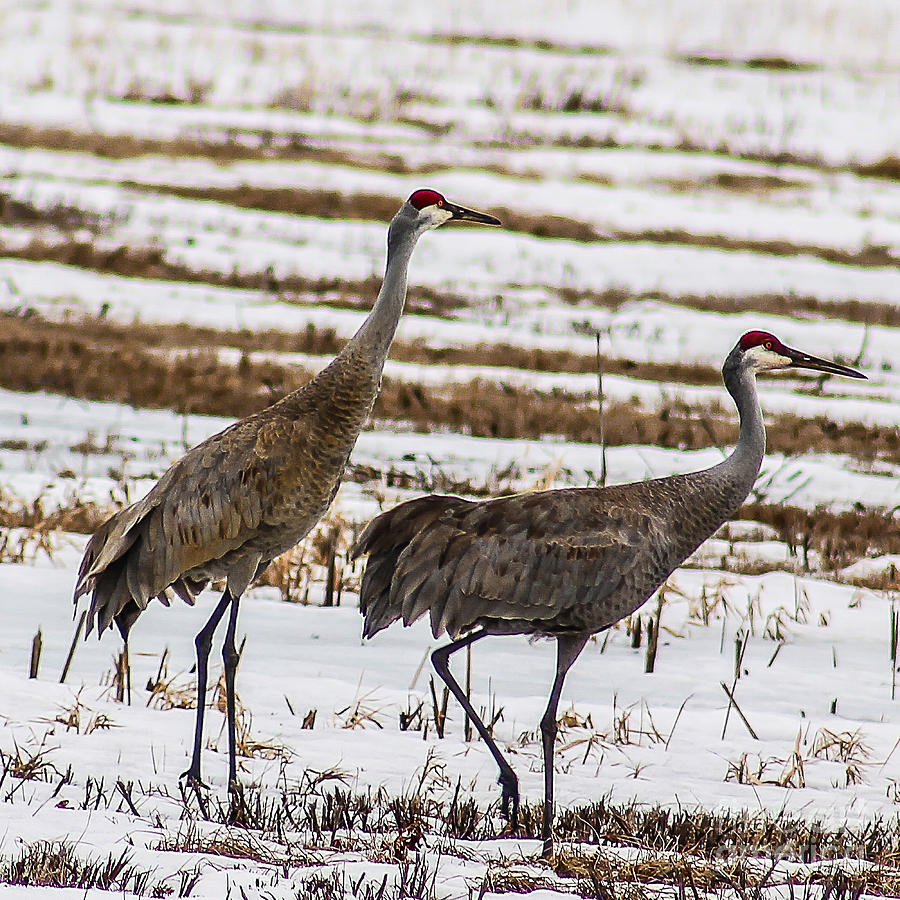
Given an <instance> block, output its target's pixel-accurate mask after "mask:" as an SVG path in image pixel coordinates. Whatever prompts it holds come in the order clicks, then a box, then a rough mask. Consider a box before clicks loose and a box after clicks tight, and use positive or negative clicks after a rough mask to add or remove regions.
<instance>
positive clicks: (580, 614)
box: [353, 331, 865, 856]
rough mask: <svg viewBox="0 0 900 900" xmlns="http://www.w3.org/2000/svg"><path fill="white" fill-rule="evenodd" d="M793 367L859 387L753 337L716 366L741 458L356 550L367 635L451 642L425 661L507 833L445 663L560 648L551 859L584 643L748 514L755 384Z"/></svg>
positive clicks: (534, 499) (433, 513) (519, 500)
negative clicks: (559, 750)
mask: <svg viewBox="0 0 900 900" xmlns="http://www.w3.org/2000/svg"><path fill="white" fill-rule="evenodd" d="M789 368H798V369H814V370H816V371H819V372H827V373H830V374H836V375H847V376H849V377H851V378H865V376H864V375H862V374H860V373H859V372H856V371H854V370H853V369H849V368H847V367H846V366H841V365H838V364H836V363H833V362H828V361H827V360H823V359H819V358H817V357H815V356H809V355H808V354H806V353H801V352H800V351H798V350H793V349H791V348H790V347H786V346H785V345H784V344H782V343H781V341H779V340H778V338H776V337H775V336H774V335H771V334H768V333H767V332H764V331H750V332H748V333H747V334H745V335H744V336H743V337H742V338H741V339H740V340H739V341H738V343H737V345H736V346H735V347H734V349H733V350H732V351H731V352H730V353H729V354H728V357H727V359H726V360H725V364H724V366H723V367H722V377H723V378H724V381H725V386H726V388H727V389H728V392H729V393H730V394H731V396H732V398H733V399H734V402H735V404H736V406H737V409H738V413H739V415H740V423H741V424H740V438H739V440H738V442H737V446H736V447H735V448H734V451H733V452H732V454H731V455H730V456H729V457H728V458H727V459H726V460H725V461H723V462H721V463H719V464H718V465H717V466H713V467H712V468H711V469H705V470H703V471H701V472H692V473H690V474H686V475H673V476H670V477H668V478H657V479H654V480H652V481H643V482H636V483H634V484H624V485H617V486H613V487H604V488H572V489H565V490H553V491H542V492H535V493H529V494H518V495H515V496H511V497H503V498H500V499H495V500H486V501H481V502H473V501H470V500H464V499H461V498H459V497H444V496H436V495H432V496H427V497H421V498H419V499H417V500H412V501H409V502H407V503H403V504H400V505H399V506H396V507H394V508H393V509H391V510H389V511H388V512H386V513H383V514H382V515H380V516H378V517H377V518H376V519H374V520H373V521H372V522H371V523H370V524H369V525H368V527H367V528H366V529H365V530H364V531H363V533H362V534H361V535H360V537H359V539H358V541H357V542H356V545H355V547H354V549H353V553H354V555H355V556H360V555H364V554H367V555H368V560H367V563H366V568H365V571H364V573H363V580H362V587H361V591H360V611H361V612H362V614H363V616H364V617H365V623H364V626H363V636H364V637H367V638H369V637H372V636H373V635H375V634H377V633H378V632H379V631H381V630H382V629H383V628H386V627H387V626H388V625H390V624H391V623H393V622H395V621H397V620H398V619H402V620H403V624H404V625H411V624H412V623H413V622H415V621H416V620H418V619H420V618H421V617H422V616H424V615H425V613H429V614H430V617H431V629H432V632H433V634H434V636H435V637H440V635H441V634H442V633H444V632H446V633H447V634H448V636H449V637H450V639H451V643H449V644H447V645H445V646H443V647H439V648H438V649H437V650H435V651H434V653H432V656H431V659H432V662H433V664H434V668H435V670H436V671H437V673H438V675H440V677H441V678H442V679H443V680H444V682H445V683H446V684H447V686H448V687H449V689H450V690H451V691H452V692H453V695H454V696H455V697H456V699H457V700H458V701H459V702H460V704H461V705H462V707H463V708H464V709H465V711H466V713H467V715H468V716H469V718H470V720H471V721H472V722H473V723H474V725H475V727H476V729H477V730H478V733H479V734H480V735H481V738H482V739H483V740H484V741H485V743H486V744H487V747H488V749H489V750H490V752H491V755H492V756H493V757H494V760H495V761H496V763H497V765H498V766H499V768H500V778H499V781H500V784H501V786H502V789H503V798H502V807H501V810H502V812H503V814H504V816H506V818H507V819H508V820H509V822H510V825H511V826H512V827H513V828H515V826H516V821H517V814H518V805H519V787H518V780H517V778H516V775H515V772H514V771H513V769H512V767H511V766H510V765H509V763H508V762H507V761H506V760H505V759H504V758H503V755H502V754H501V753H500V750H499V749H498V747H497V745H496V743H495V742H494V740H493V738H492V737H491V735H490V734H489V732H488V730H487V729H486V728H485V726H484V723H483V722H482V721H481V719H480V718H479V716H478V714H477V713H476V712H475V710H474V709H473V708H472V705H471V704H470V703H469V701H468V699H467V697H466V695H465V693H464V692H463V691H462V689H461V688H460V686H459V684H458V683H457V681H456V680H455V679H454V678H453V676H452V674H451V673H450V669H449V658H450V656H451V654H453V653H455V652H456V651H457V650H459V649H460V648H462V647H466V646H469V645H471V644H473V643H475V641H478V640H480V639H481V638H483V637H485V636H487V635H503V634H527V635H535V636H546V637H553V638H556V646H557V657H556V677H555V678H554V681H553V687H552V689H551V691H550V699H549V702H548V704H547V708H546V711H545V712H544V715H543V718H542V719H541V737H542V745H543V761H544V812H543V820H542V830H541V837H542V839H543V855H544V856H550V855H552V852H553V843H552V831H551V829H552V822H553V747H554V742H555V739H556V729H557V725H556V709H557V704H558V703H559V697H560V693H561V691H562V686H563V680H564V679H565V676H566V673H567V672H568V670H569V668H570V667H571V665H572V664H573V663H574V662H575V659H576V658H577V657H578V655H579V653H580V652H581V650H582V649H583V647H584V645H585V643H586V642H587V640H588V638H589V637H590V636H591V635H592V634H595V633H597V632H599V631H603V630H604V629H606V628H609V627H610V626H612V625H613V624H615V623H616V622H618V621H619V620H620V619H622V618H623V617H625V616H627V615H628V614H629V613H631V612H633V611H634V610H636V609H637V608H638V607H639V606H641V604H642V603H644V602H645V601H646V600H647V598H648V597H650V595H651V594H652V593H653V592H654V591H655V590H656V588H657V587H659V585H660V584H662V583H663V581H665V579H666V578H667V577H668V576H669V575H670V574H671V573H672V572H673V571H674V570H675V569H676V568H677V567H678V566H679V565H680V564H681V563H682V562H683V561H684V560H685V559H686V558H687V557H688V556H689V555H690V554H691V553H693V551H694V550H696V549H697V547H699V546H700V544H701V543H702V542H703V541H704V540H706V538H708V537H709V536H710V535H711V534H713V532H715V531H716V529H718V527H719V526H720V525H721V524H722V523H723V522H725V520H726V519H728V518H729V517H730V516H732V515H733V514H734V513H735V512H736V511H737V509H738V508H739V507H740V505H741V504H742V503H743V502H744V499H745V498H746V497H747V494H748V493H749V491H750V489H751V488H752V487H753V483H754V481H755V479H756V476H757V474H758V473H759V468H760V465H761V463H762V458H763V453H764V452H765V446H766V432H765V426H764V424H763V418H762V412H761V410H760V406H759V400H758V398H757V394H756V374H757V373H758V372H765V371H770V370H775V369H789Z"/></svg>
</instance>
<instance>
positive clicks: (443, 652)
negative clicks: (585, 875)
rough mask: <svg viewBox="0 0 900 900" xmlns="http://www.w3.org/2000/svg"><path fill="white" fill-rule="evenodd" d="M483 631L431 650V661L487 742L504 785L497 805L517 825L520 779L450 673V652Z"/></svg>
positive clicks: (475, 639)
mask: <svg viewBox="0 0 900 900" xmlns="http://www.w3.org/2000/svg"><path fill="white" fill-rule="evenodd" d="M486 634H487V632H486V631H475V632H473V633H472V634H467V635H466V636H465V637H463V638H460V639H459V640H458V641H453V643H452V644H447V645H446V646H445V647H438V649H437V650H435V651H434V653H432V654H431V663H432V665H433V666H434V670H435V671H436V672H437V673H438V675H440V676H441V678H442V679H443V680H444V683H445V684H446V685H447V687H448V688H450V691H451V692H452V694H453V696H454V697H456V699H457V700H458V701H459V704H460V706H462V708H463V709H464V710H465V711H466V714H467V715H468V716H469V718H470V719H471V720H472V724H473V725H474V726H475V729H476V730H477V731H478V733H479V734H480V735H481V739H482V740H483V741H484V742H485V744H487V748H488V750H490V751H491V756H493V757H494V760H495V762H496V763H497V765H498V766H499V768H500V778H499V779H498V781H499V782H500V785H501V787H502V788H503V799H502V801H501V807H500V809H501V812H502V814H503V816H504V818H506V819H507V820H508V821H509V824H510V827H511V828H516V827H518V824H519V779H518V778H517V777H516V773H515V772H514V771H513V769H512V766H511V765H510V764H509V763H508V762H507V761H506V760H505V759H504V758H503V754H502V753H501V752H500V749H499V748H498V747H497V745H496V744H495V743H494V739H493V738H492V737H491V735H490V732H488V730H487V728H486V727H485V724H484V722H482V721H481V717H480V716H479V715H478V713H476V712H475V710H474V709H473V708H472V704H471V703H469V698H468V697H466V694H465V692H464V691H463V689H462V688H461V687H460V686H459V683H458V682H457V681H456V679H455V678H454V677H453V676H452V675H451V674H450V665H449V659H450V654H451V653H456V651H457V650H461V649H462V648H463V647H468V646H469V644H474V643H475V641H477V640H479V639H480V638H483V637H484V636H485V635H486Z"/></svg>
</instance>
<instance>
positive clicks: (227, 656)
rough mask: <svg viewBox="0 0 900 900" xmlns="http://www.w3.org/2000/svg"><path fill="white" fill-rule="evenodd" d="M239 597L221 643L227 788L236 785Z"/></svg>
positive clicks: (233, 606) (232, 788)
mask: <svg viewBox="0 0 900 900" xmlns="http://www.w3.org/2000/svg"><path fill="white" fill-rule="evenodd" d="M240 602H241V598H240V597H235V598H234V599H233V600H232V601H231V614H230V615H229V617H228V630H227V631H226V632H225V643H224V644H222V661H223V662H224V663H225V705H226V707H227V710H228V790H229V791H231V790H234V788H235V787H237V735H236V722H235V719H236V710H235V700H234V676H235V672H236V671H237V664H238V659H239V657H238V652H237V647H235V644H234V633H235V629H236V628H237V617H238V604H239V603H240Z"/></svg>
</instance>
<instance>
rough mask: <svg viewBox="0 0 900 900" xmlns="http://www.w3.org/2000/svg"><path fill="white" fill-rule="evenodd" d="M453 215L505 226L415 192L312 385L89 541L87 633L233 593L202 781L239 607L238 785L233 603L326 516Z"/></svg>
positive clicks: (202, 677)
mask: <svg viewBox="0 0 900 900" xmlns="http://www.w3.org/2000/svg"><path fill="white" fill-rule="evenodd" d="M451 219H457V220H466V221H474V222H481V223H484V224H492V225H499V224H500V223H499V222H498V221H497V219H495V218H493V217H492V216H487V215H485V214H483V213H477V212H474V211H472V210H468V209H465V208H464V207H461V206H456V205H454V204H452V203H449V202H448V201H447V200H446V199H445V198H444V197H443V196H441V195H440V194H438V193H437V192H435V191H431V190H419V191H416V192H414V193H413V194H412V195H411V196H410V198H409V200H408V201H407V202H406V203H404V204H403V206H402V207H401V209H400V211H399V212H398V213H397V215H396V216H395V217H394V219H393V221H392V222H391V225H390V228H389V230H388V252H387V264H386V268H385V275H384V281H383V283H382V286H381V289H380V291H379V293H378V297H377V299H376V301H375V304H374V306H373V308H372V311H371V313H370V315H369V316H368V318H367V319H366V321H365V323H364V324H363V325H362V327H361V328H360V329H359V331H358V332H357V333H356V334H355V335H354V337H353V338H352V339H351V340H350V341H349V342H348V343H347V344H346V346H345V347H344V348H343V350H342V351H341V352H340V354H339V355H338V356H337V357H336V358H335V359H334V360H333V361H332V362H331V364H330V365H328V367H327V368H325V369H324V370H323V371H322V372H320V373H319V374H318V375H317V376H316V377H315V378H313V379H312V381H310V382H309V383H308V384H306V385H304V386H303V387H302V388H300V389H299V390H296V391H294V392H292V393H291V394H288V395H287V396H286V397H284V398H282V399H281V400H279V401H278V402H277V403H274V404H272V405H271V406H269V407H267V408H266V409H263V410H261V411H260V412H257V413H255V414H254V415H251V416H247V417H246V418H244V419H241V420H240V421H239V422H236V423H235V424H233V425H231V426H230V427H228V428H226V429H225V430H224V431H222V432H220V433H219V434H216V435H213V436H212V437H210V438H208V439H207V440H205V441H203V442H202V443H201V444H198V445H197V446H196V447H194V448H193V449H192V450H190V451H188V453H186V454H185V455H184V457H182V459H180V460H179V461H178V462H176V463H175V464H174V465H173V466H172V467H171V468H170V469H169V470H168V471H167V472H166V473H165V474H164V475H163V476H162V478H160V480H159V481H158V482H157V484H156V485H155V486H154V487H153V489H152V490H151V491H150V492H149V493H148V494H147V496H146V497H144V498H143V499H142V500H139V501H138V502H137V503H134V504H132V505H131V506H129V507H127V508H126V509H123V510H121V511H120V512H118V513H116V514H115V515H113V516H112V517H111V518H110V519H108V520H107V521H106V522H105V523H104V524H103V525H102V526H101V527H100V528H99V529H98V530H97V532H96V533H95V534H94V535H93V537H92V538H91V540H90V541H89V542H88V545H87V549H86V550H85V554H84V558H83V560H82V562H81V567H80V569H79V572H78V579H77V582H76V586H75V602H76V603H77V602H78V599H79V597H81V596H82V595H84V594H90V595H91V602H90V608H89V611H88V633H90V631H91V629H92V628H93V626H94V624H96V626H97V630H98V632H99V633H100V634H102V633H103V631H104V630H105V629H106V628H108V627H109V626H110V625H111V623H112V622H115V623H116V624H117V626H118V628H119V630H120V631H121V633H122V636H123V637H124V638H125V639H126V641H127V637H128V633H129V631H130V629H131V627H132V626H133V624H134V622H135V620H136V619H137V618H138V617H139V616H140V614H141V612H143V610H144V609H146V608H147V605H148V603H149V602H150V601H151V600H152V599H153V598H154V597H155V598H157V599H159V600H160V601H162V602H164V603H166V605H168V602H169V600H170V598H171V597H172V595H173V594H174V595H178V596H180V597H181V598H182V599H183V600H185V601H186V602H188V603H193V602H194V598H195V596H196V595H197V593H198V592H199V591H201V590H202V589H203V588H204V587H205V586H206V585H207V584H208V583H209V582H210V581H211V580H214V579H219V578H224V579H226V585H227V589H226V591H225V594H224V595H223V598H222V601H221V602H220V603H219V605H218V606H217V608H216V610H215V611H214V612H213V614H212V616H211V618H210V620H209V622H207V625H206V627H205V628H204V629H203V631H201V632H200V634H199V635H198V636H197V640H196V643H197V665H198V683H199V685H198V690H199V699H198V706H197V709H198V713H197V728H196V732H195V743H194V757H193V761H192V764H191V768H190V769H189V770H188V772H186V773H185V774H186V775H187V776H188V777H189V778H190V779H191V780H192V781H194V782H195V783H199V782H200V740H201V732H202V721H203V707H204V696H205V687H206V659H207V657H208V655H209V645H210V643H211V640H212V634H213V632H214V631H215V628H216V626H217V624H218V622H219V621H220V619H221V618H222V616H223V615H224V612H225V610H226V609H227V608H228V607H229V606H230V607H231V615H230V620H229V627H228V633H227V634H226V642H225V648H224V650H223V652H224V654H225V674H226V687H227V694H228V718H229V779H230V782H231V783H232V784H233V783H234V781H235V761H234V687H233V679H234V667H235V666H236V652H235V650H234V645H233V642H234V629H235V621H236V618H237V607H238V601H239V599H240V597H241V595H242V594H243V593H244V591H245V590H246V588H247V587H248V585H249V584H250V583H251V582H252V581H253V580H254V578H256V577H257V576H258V575H259V574H261V572H262V571H263V570H264V569H265V568H266V566H268V564H269V563H270V562H271V561H272V560H273V559H274V558H275V557H276V556H278V555H279V554H281V553H283V552H285V551H286V550H288V549H290V548H291V547H293V546H294V545H295V544H296V543H297V542H298V541H300V540H301V539H302V538H303V537H304V536H305V535H306V534H307V533H308V532H309V530H310V529H311V528H312V527H313V525H315V523H316V522H317V521H318V520H319V518H320V517H321V516H322V514H323V513H324V512H325V511H326V509H327V508H328V506H329V504H330V503H331V501H332V499H333V498H334V495H335V493H336V492H337V489H338V486H339V484H340V479H341V475H342V473H343V471H344V468H345V466H346V464H347V460H348V458H349V456H350V452H351V450H352V449H353V446H354V444H355V443H356V439H357V437H358V436H359V433H360V430H361V429H362V427H363V425H364V424H365V422H366V420H367V419H368V417H369V414H370V413H371V411H372V406H373V404H374V402H375V398H376V397H377V395H378V390H379V387H380V384H381V374H382V370H383V368H384V363H385V359H386V357H387V353H388V349H389V347H390V344H391V340H392V339H393V336H394V333H395V331H396V328H397V323H398V321H399V319H400V315H401V313H402V311H403V304H404V301H405V299H406V287H407V268H408V264H409V260H410V256H411V254H412V251H413V248H414V247H415V245H416V242H417V241H418V239H419V237H420V236H421V235H422V234H424V233H425V232H426V231H427V230H429V229H431V228H436V227H438V226H439V225H442V224H443V223H444V222H447V221H450V220H451Z"/></svg>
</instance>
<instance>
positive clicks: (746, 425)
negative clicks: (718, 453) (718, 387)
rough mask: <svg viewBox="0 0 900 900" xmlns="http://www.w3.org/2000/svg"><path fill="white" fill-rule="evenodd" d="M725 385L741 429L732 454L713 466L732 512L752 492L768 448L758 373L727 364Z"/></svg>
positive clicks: (713, 472) (712, 471) (724, 373)
mask: <svg viewBox="0 0 900 900" xmlns="http://www.w3.org/2000/svg"><path fill="white" fill-rule="evenodd" d="M723 376H724V379H725V387H726V388H727V389H728V393H729V394H731V396H732V398H733V399H734V403H735V406H737V409H738V415H739V416H740V419H741V431H740V435H739V437H738V442H737V445H736V446H735V448H734V450H733V451H732V453H731V455H730V456H729V457H728V458H727V459H726V460H724V461H723V462H721V463H719V465H717V466H714V467H713V468H712V469H711V470H710V475H711V476H712V478H713V480H714V481H715V482H716V483H717V484H718V486H719V487H720V489H722V493H721V495H720V496H721V497H722V499H723V501H724V502H725V504H726V505H728V506H730V507H732V508H731V509H730V510H729V511H728V513H727V515H731V514H732V513H733V512H735V511H736V510H737V508H738V507H739V506H740V505H741V504H742V503H743V502H744V500H745V499H746V497H747V494H749V493H750V490H751V488H752V487H753V483H754V482H755V481H756V476H757V475H758V474H759V468H760V466H761V465H762V460H763V456H764V454H765V452H766V428H765V425H764V423H763V417H762V410H761V409H760V405H759V397H758V396H757V393H756V376H755V375H754V374H753V372H752V371H751V370H750V369H749V368H744V367H736V368H727V367H726V369H725V370H724V371H723Z"/></svg>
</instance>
